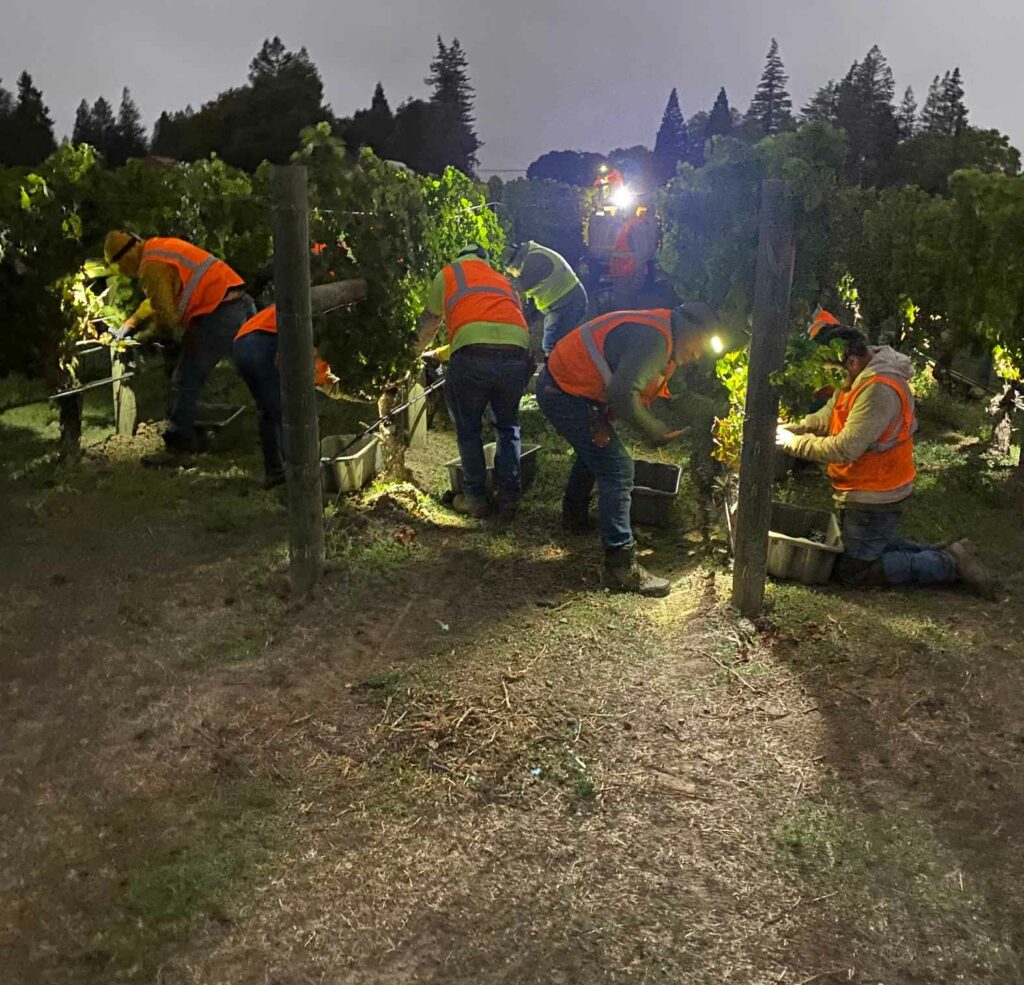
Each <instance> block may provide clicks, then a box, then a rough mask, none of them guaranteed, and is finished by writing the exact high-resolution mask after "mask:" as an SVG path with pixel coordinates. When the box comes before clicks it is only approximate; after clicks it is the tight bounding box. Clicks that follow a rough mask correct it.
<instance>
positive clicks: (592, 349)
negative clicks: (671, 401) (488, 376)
mask: <svg viewBox="0 0 1024 985" xmlns="http://www.w3.org/2000/svg"><path fill="white" fill-rule="evenodd" d="M625 324H636V325H646V326H648V327H650V328H656V329H658V331H659V332H661V334H662V335H663V336H664V338H665V345H666V348H667V355H668V356H669V359H668V365H667V366H666V368H665V372H664V373H663V374H662V375H661V377H660V378H659V379H656V380H654V382H653V383H651V384H649V385H648V386H647V387H645V388H644V391H643V393H642V394H641V395H640V399H641V401H642V402H643V403H644V404H650V403H651V402H652V401H653V400H654V399H655V398H657V397H668V396H671V394H670V393H669V391H668V381H669V379H671V377H672V374H673V373H674V372H675V370H676V364H675V362H674V361H673V360H672V359H671V356H672V313H671V311H669V309H667V308H655V309H653V310H649V311H613V312H610V313H609V314H607V315H601V316H600V317H599V318H595V319H593V320H592V321H589V322H586V323H585V324H583V325H580V326H579V328H575V329H573V330H572V331H571V332H570V333H569V334H568V335H566V336H565V337H564V338H563V339H562V340H561V341H559V342H558V344H557V345H556V346H555V348H554V350H553V351H552V353H551V355H550V356H549V357H548V372H549V373H551V376H552V378H553V379H554V381H555V383H557V384H558V386H559V387H560V388H561V389H562V390H564V391H565V392H566V393H569V394H572V395H573V396H577V397H586V398H588V399H590V400H596V401H598V402H601V403H603V402H604V400H605V396H606V390H607V387H608V384H609V383H610V382H611V379H612V375H613V374H612V369H611V367H610V366H609V365H608V360H607V359H606V358H605V355H604V341H605V340H606V339H607V338H608V335H609V333H610V332H613V331H614V330H615V329H616V328H618V327H619V326H620V325H625ZM594 374H596V378H595V376H594Z"/></svg>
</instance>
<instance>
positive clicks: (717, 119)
mask: <svg viewBox="0 0 1024 985" xmlns="http://www.w3.org/2000/svg"><path fill="white" fill-rule="evenodd" d="M731 132H732V109H731V108H730V106H729V97H728V96H727V95H726V94H725V86H722V88H721V89H719V90H718V97H717V98H716V99H715V105H714V106H712V107H711V112H710V113H709V114H708V122H707V126H705V127H704V139H705V140H710V139H711V138H712V137H727V136H728V135H729V134H730V133H731Z"/></svg>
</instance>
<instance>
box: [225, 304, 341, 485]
mask: <svg viewBox="0 0 1024 985" xmlns="http://www.w3.org/2000/svg"><path fill="white" fill-rule="evenodd" d="M309 294H310V306H311V309H312V313H313V314H314V315H315V314H319V313H321V312H323V311H325V310H326V309H327V308H328V307H330V306H331V305H332V304H334V297H335V295H334V294H333V293H332V292H331V287H330V286H318V287H312V288H310V292H309ZM277 344H278V339H277V306H276V305H273V304H272V305H270V306H269V307H267V308H264V309H263V310H262V311H259V312H257V313H256V314H255V315H254V316H253V317H252V318H250V319H249V320H248V321H247V322H246V323H245V324H244V325H243V326H242V327H241V328H240V329H239V330H238V334H237V335H236V336H235V342H234V352H233V356H234V360H235V366H236V367H237V368H238V372H239V374H240V375H241V377H242V379H243V380H244V381H245V385H246V386H247V387H248V388H249V392H250V393H251V394H252V397H253V400H255V401H256V409H257V410H258V412H259V435H260V448H261V450H262V452H263V470H264V480H263V488H264V489H272V488H273V487H274V486H278V485H281V484H282V483H283V482H284V481H285V471H284V457H283V455H282V423H283V415H282V408H281V374H280V372H279V370H278V362H277V347H278V346H277ZM313 355H314V362H313V370H314V381H313V382H314V386H315V387H316V388H317V390H319V391H320V392H321V393H322V394H324V395H325V396H327V397H330V398H331V399H332V400H344V399H347V398H346V394H344V393H343V392H342V389H341V381H340V380H339V379H338V377H337V376H335V375H334V373H333V371H332V370H331V367H330V366H329V365H328V364H327V363H326V362H325V361H324V360H323V359H321V358H320V357H319V355H318V354H317V352H316V350H315V349H314V350H313ZM352 399H355V398H352Z"/></svg>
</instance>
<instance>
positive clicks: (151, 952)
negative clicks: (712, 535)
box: [0, 439, 1024, 985]
mask: <svg viewBox="0 0 1024 985" xmlns="http://www.w3.org/2000/svg"><path fill="white" fill-rule="evenodd" d="M449 451H450V448H449V445H448V444H446V443H445V442H444V440H443V439H434V443H433V445H432V448H431V452H430V453H429V454H428V455H426V456H424V457H423V458H422V459H421V460H420V461H419V462H418V463H417V464H418V477H419V478H420V480H421V481H422V482H423V483H424V484H425V485H427V486H428V487H429V486H430V485H431V483H434V482H436V476H437V472H438V467H439V463H440V462H441V461H443V460H444V458H445V457H447V454H448V453H449ZM552 458H554V456H550V457H549V459H548V460H549V461H550V460H551V459H552ZM547 467H548V466H546V468H547ZM561 467H564V465H563V464H562V463H560V462H559V461H558V460H557V458H554V463H553V465H552V466H551V476H550V477H549V478H546V479H545V481H549V482H550V483H551V486H552V488H551V489H548V488H543V487H542V488H540V489H538V490H537V491H535V493H534V494H532V499H531V505H530V506H529V508H528V509H527V511H526V512H525V515H524V516H523V517H521V518H520V520H519V521H518V522H517V524H516V525H515V527H513V528H512V529H509V530H502V529H494V528H482V527H480V526H478V525H473V524H461V523H459V522H458V521H457V520H456V519H454V518H452V517H451V516H450V515H447V514H445V513H444V512H443V511H440V510H438V509H436V507H434V506H432V505H431V504H430V503H429V502H428V501H425V500H423V499H422V498H419V497H417V496H415V495H414V494H412V493H411V492H409V491H408V490H392V491H391V492H389V493H386V494H385V495H384V496H383V497H381V498H378V499H377V500H376V501H375V502H367V503H366V504H364V505H362V506H359V507H356V506H351V507H349V508H348V509H347V510H346V511H344V512H343V513H342V514H341V515H340V516H339V517H336V518H335V519H334V520H333V521H332V527H331V534H330V551H331V555H332V563H331V571H330V572H329V574H328V577H327V579H326V581H325V583H324V585H323V587H322V589H320V590H319V591H318V594H317V596H316V597H315V598H314V599H313V600H312V601H311V602H310V603H309V604H307V605H305V606H303V607H301V608H293V607H290V606H289V604H288V603H287V601H286V596H285V593H284V591H283V581H282V577H281V574H280V565H281V548H280V544H281V539H282V527H281V523H282V517H281V512H280V509H279V507H278V505H277V503H276V501H275V500H274V498H273V497H272V496H269V495H264V494H260V493H254V492H251V486H250V484H249V483H248V481H247V480H246V479H245V477H244V475H242V474H241V473H239V472H238V470H237V469H233V468H229V467H225V466H223V465H218V464H217V463H216V462H211V463H209V465H208V466H206V467H204V468H201V469H199V470H198V471H197V472H195V473H182V474H178V475H165V474H158V475H150V474H143V473H140V472H139V471H137V470H136V469H135V468H134V465H133V464H132V463H130V462H128V461H126V460H122V459H121V458H119V457H117V456H111V457H107V458H104V459H103V460H100V461H96V462H92V463H90V464H88V465H87V467H85V468H84V469H83V470H81V472H80V473H78V474H77V475H76V476H74V477H71V478H69V479H68V480H67V481H66V482H65V483H63V484H58V485H57V486H55V487H51V488H48V489H43V490H40V489H33V490H32V491H31V493H30V494H27V493H26V490H25V487H24V486H23V485H17V486H14V485H10V484H8V485H6V486H4V487H2V488H0V511H2V515H3V517H4V518H5V521H7V522H5V523H4V525H3V527H2V528H0V604H2V610H0V649H2V652H3V660H2V662H0V683H2V692H0V700H2V704H3V707H2V717H0V776H2V783H0V824H2V826H3V830H4V832H5V838H4V841H3V843H2V848H0V853H2V855H0V873H2V874H0V966H2V967H3V968H4V969H5V971H4V975H5V976H7V979H8V980H11V981H16V982H19V983H21V982H25V983H35V982H39V983H47V985H50V983H53V985H58V983H60V985H64V983H94V982H95V983H107V982H116V981H133V982H161V983H163V985H178V983H180V985H184V983H204V985H206V983H213V982H215V983H225V985H231V983H239V985H242V983H246V985H247V983H251V982H274V983H279V985H299V983H302V985H305V983H313V982H317V983H320V982H331V983H335V982H339V983H342V982H343V983H353V985H360V983H371V982H372V983H378V982H386V983H396V985H403V983H412V982H436V983H442V982H443V983H446V985H448V983H456V985H458V983H466V985H469V983H479V982H508V983H534V982H564V983H576V982H579V983H584V982H585V983H618V982H623V983H625V982H629V983H634V982H666V981H667V982H686V983H690V982H694V983H703V982H707V983H712V982H714V983H719V982H727V981H728V982H742V983H762V982H764V983H768V982H773V983H777V985H797V983H804V985H807V983H809V982H811V981H814V982H824V983H828V982H833V983H838V982H850V981H853V982H861V983H865V985H866V983H868V982H883V981H884V982H886V983H887V985H892V983H899V985H917V983H924V982H927V983H939V982H943V983H944V982H970V983H974V982H977V983H991V985H997V983H998V985H1007V983H1010V982H1016V981H1020V980H1022V968H1021V955H1022V953H1024V940H1022V932H1021V927H1022V926H1024V900H1022V894H1021V890H1020V888H1019V887H1020V886H1021V885H1024V866H1022V862H1021V858H1022V857H1024V856H1022V855H1021V853H1020V846H1021V838H1022V835H1024V830H1022V825H1021V817H1022V816H1024V814H1022V811H1021V807H1022V805H1024V787H1022V783H1024V779H1022V778H1024V771H1022V770H1021V766H1022V765H1024V713H1022V712H1024V698H1022V691H1021V688H1020V671H1019V665H1018V662H1017V659H1016V655H1017V649H1016V639H1017V636H1018V635H1019V633H1018V630H1019V620H1020V619H1021V618H1022V613H1021V611H1020V608H1019V607H1018V606H1016V605H1015V604H1014V603H1006V602H1004V603H1002V604H997V605H991V604H985V603H979V602H975V601H971V600H963V599H960V598H957V600H956V604H955V607H954V606H952V605H951V599H952V598H955V597H954V596H950V595H949V594H948V593H938V592H934V593H922V595H921V596H919V597H917V598H915V599H914V600H910V599H909V598H908V597H907V596H897V597H893V596H883V595H860V596H856V595H847V596H843V595H838V596H835V595H831V596H823V595H821V594H820V593H816V592H813V591H808V590H805V589H801V588H799V587H784V586H783V587H778V588H776V589H774V590H773V592H772V599H773V603H774V606H775V609H774V613H773V614H772V616H771V617H770V620H769V622H768V623H766V625H765V626H763V627H761V628H760V630H755V629H754V627H750V626H743V625H738V624H737V623H736V622H735V621H734V620H733V619H731V618H730V617H729V616H728V615H727V614H726V613H725V611H724V609H723V607H722V605H721V600H722V598H723V594H724V590H725V579H724V577H723V576H722V575H721V574H717V575H716V573H715V572H714V571H713V570H711V569H708V568H704V567H700V566H699V562H700V557H699V555H697V554H695V553H694V550H695V545H694V544H693V543H691V542H688V541H686V540H683V539H680V538H678V537H676V538H675V539H673V538H672V537H669V538H661V539H659V540H657V541H655V542H654V548H655V549H654V553H653V554H652V556H651V562H652V564H653V565H654V566H656V567H658V568H660V569H662V570H667V571H669V572H670V574H671V575H672V576H673V578H674V579H675V580H676V582H677V587H676V590H675V592H674V593H673V595H672V596H671V597H670V598H669V599H668V600H665V601H663V602H657V603H651V602H640V601H637V600H634V599H631V598H626V597H621V596H610V595H607V594H605V593H602V592H599V591H595V588H596V583H597V568H596V562H595V559H594V556H593V551H592V545H591V544H590V542H589V540H588V539H586V538H582V539H575V540H571V541H564V540H562V539H561V538H560V537H559V536H557V535H556V532H555V531H556V526H555V516H554V509H555V504H556V502H557V500H556V497H555V496H554V495H553V488H554V487H557V483H558V481H559V469H560V468H561ZM988 508H989V507H987V506H986V507H985V509H988ZM991 509H992V515H991V517H989V518H988V520H986V521H985V522H986V523H987V522H991V523H992V524H993V526H994V527H996V528H998V527H999V523H1000V521H999V519H998V513H997V511H996V510H995V507H994V506H993V507H992V508H991ZM979 522H980V521H979ZM1005 522H1006V521H1005V519H1004V520H1003V521H1002V525H1003V527H1004V528H1005ZM1008 537H1010V538H1016V540H1015V541H1014V544H1018V543H1019V540H1020V534H1019V532H1014V533H1012V534H1009V535H1008ZM1006 547H1007V549H1008V550H1009V549H1011V548H1012V547H1013V544H1010V543H1009V542H1008V543H1007V545H1006ZM1009 567H1010V566H1009V565H1007V568H1008V569H1009ZM1010 576H1011V577H1010V581H1011V587H1013V585H1014V584H1015V583H1014V578H1017V580H1018V581H1019V576H1016V575H1015V574H1013V572H1012V569H1011V570H1010ZM0 977H3V976H0Z"/></svg>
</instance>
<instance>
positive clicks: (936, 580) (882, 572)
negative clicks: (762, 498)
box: [776, 311, 992, 596]
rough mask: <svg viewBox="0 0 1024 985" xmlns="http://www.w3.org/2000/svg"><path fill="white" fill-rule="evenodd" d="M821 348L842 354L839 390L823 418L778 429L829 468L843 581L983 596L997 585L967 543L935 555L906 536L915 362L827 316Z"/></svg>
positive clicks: (791, 447) (816, 327)
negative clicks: (958, 587) (952, 586)
mask: <svg viewBox="0 0 1024 985" xmlns="http://www.w3.org/2000/svg"><path fill="white" fill-rule="evenodd" d="M809 334H810V335H811V337H812V338H813V339H815V340H816V341H818V342H820V343H823V344H826V345H830V344H831V343H833V342H838V343H839V345H838V346H836V350H837V358H838V359H839V360H840V362H841V366H842V368H843V369H844V370H845V371H846V378H845V380H844V382H843V385H842V387H841V388H840V389H839V390H837V391H836V392H835V393H834V394H833V395H832V397H831V398H830V399H829V401H828V403H827V404H826V405H825V406H824V407H823V408H822V409H821V410H819V411H817V412H816V413H814V414H810V415H809V416H807V417H805V418H804V419H803V420H801V421H799V422H798V423H794V424H780V425H779V427H778V431H777V434H776V445H777V447H779V448H781V449H782V450H784V451H786V452H787V453H788V454H790V455H793V456H795V457H796V458H803V459H807V460H808V461H812V462H820V463H822V464H824V465H827V466H828V475H829V478H830V479H831V480H832V488H833V490H834V493H835V499H836V503H837V504H838V506H839V509H840V511H841V515H842V536H843V547H844V553H843V555H842V556H841V557H840V558H839V562H838V564H837V569H836V570H837V577H838V579H839V580H840V581H841V582H842V583H844V584H846V585H938V584H946V583H951V582H955V581H960V582H962V583H963V584H964V585H965V586H966V587H967V588H969V589H971V590H972V591H974V592H976V593H977V594H979V595H982V596H990V595H991V594H992V578H991V576H990V575H989V572H988V570H987V569H986V567H985V565H984V564H983V563H982V561H981V560H980V558H979V557H978V556H977V553H976V550H975V547H974V545H973V544H972V543H971V542H970V541H969V540H958V541H956V542H954V543H952V544H949V545H948V546H945V547H941V548H939V547H928V546H924V545H921V544H917V543H914V542H913V541H909V540H904V539H903V538H902V537H900V534H899V524H900V518H901V516H902V514H903V509H904V507H905V505H906V503H907V500H908V499H909V498H910V495H911V493H912V492H913V490H914V476H915V474H916V469H915V467H914V432H915V431H916V430H917V416H916V413H915V408H914V397H913V394H912V393H911V391H910V379H911V377H912V376H913V374H914V367H913V364H912V363H911V361H910V358H909V357H908V356H905V355H903V354H902V353H901V352H897V351H896V350H895V349H893V348H891V347H890V346H887V345H883V346H870V345H868V343H867V339H866V338H865V337H864V336H863V335H862V334H861V333H860V332H858V331H856V330H855V329H851V328H844V327H843V326H841V325H840V324H839V322H838V320H837V319H836V318H835V317H834V316H833V315H831V314H829V313H828V312H825V311H819V312H818V313H816V316H815V319H814V321H813V322H812V324H811V327H810V329H809Z"/></svg>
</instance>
